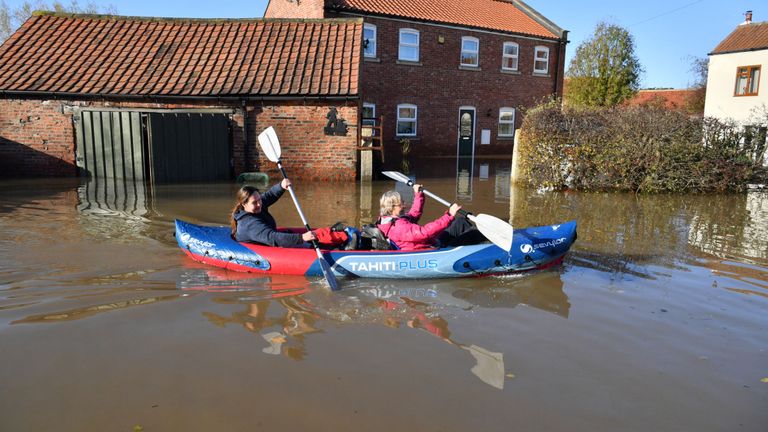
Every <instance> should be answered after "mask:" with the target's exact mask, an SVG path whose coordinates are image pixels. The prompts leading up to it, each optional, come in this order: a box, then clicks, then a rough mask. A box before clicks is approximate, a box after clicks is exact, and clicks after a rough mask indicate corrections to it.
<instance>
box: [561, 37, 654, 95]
mask: <svg viewBox="0 0 768 432" xmlns="http://www.w3.org/2000/svg"><path fill="white" fill-rule="evenodd" d="M642 73H643V68H642V66H641V65H640V61H639V60H638V59H637V57H636V56H635V41H634V38H633V37H632V35H631V34H630V33H629V31H627V30H625V29H624V28H622V27H620V26H618V25H615V24H607V23H604V22H601V23H599V24H597V27H596V28H595V33H594V35H593V36H592V38H591V39H589V40H586V41H584V42H582V43H581V45H579V47H578V48H576V55H575V56H574V57H573V59H572V60H571V64H570V66H569V67H568V72H567V74H566V75H567V76H568V78H569V82H568V89H567V93H566V95H565V99H566V102H567V103H568V104H570V105H575V106H579V105H580V106H614V105H617V104H620V103H621V102H623V101H625V100H627V99H629V98H631V97H632V96H634V94H635V93H636V92H637V89H638V88H639V85H640V74H642Z"/></svg>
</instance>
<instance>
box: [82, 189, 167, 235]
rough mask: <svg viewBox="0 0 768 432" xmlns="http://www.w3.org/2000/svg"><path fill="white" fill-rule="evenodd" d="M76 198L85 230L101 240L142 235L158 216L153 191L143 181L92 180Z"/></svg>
mask: <svg viewBox="0 0 768 432" xmlns="http://www.w3.org/2000/svg"><path fill="white" fill-rule="evenodd" d="M77 196H78V204H77V210H78V212H79V213H80V214H82V215H84V216H86V220H85V224H84V227H85V229H86V230H87V231H88V232H91V233H95V234H98V235H100V236H109V237H114V236H124V235H141V234H143V233H145V230H146V229H147V227H148V226H149V217H151V216H152V215H153V214H154V213H155V212H154V211H153V210H152V209H153V205H152V202H153V200H152V194H151V190H150V189H149V187H148V186H147V184H146V183H145V182H144V181H142V180H129V179H114V178H97V177H94V178H89V179H88V180H86V181H85V182H84V183H82V184H81V185H80V187H79V188H78V189H77Z"/></svg>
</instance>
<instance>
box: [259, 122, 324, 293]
mask: <svg viewBox="0 0 768 432" xmlns="http://www.w3.org/2000/svg"><path fill="white" fill-rule="evenodd" d="M259 145H261V151H263V152H264V155H266V156H267V159H269V160H270V161H272V162H275V163H277V168H278V169H279V170H280V173H281V174H282V175H283V178H288V176H287V175H286V174H285V170H284V169H283V164H282V163H281V162H280V141H279V140H278V139H277V134H276V133H275V130H274V129H273V128H272V126H270V127H268V128H266V129H265V130H264V132H262V133H260V134H259ZM288 192H290V193H291V198H292V199H293V204H294V205H295V206H296V210H297V211H298V212H299V216H300V217H301V222H303V223H304V227H305V228H306V229H307V231H311V230H312V229H311V228H310V227H309V224H308V223H307V218H306V217H304V212H302V211H301V206H300V205H299V200H297V199H296V194H295V193H294V192H293V187H292V186H289V187H288ZM312 246H314V248H315V252H317V261H318V262H319V263H320V267H321V268H322V269H323V275H325V280H327V281H328V285H330V286H331V290H332V291H337V290H338V289H339V284H338V282H337V281H336V276H334V275H333V272H332V271H331V267H330V266H329V265H328V262H326V261H325V258H323V254H322V253H321V252H320V245H318V244H317V240H312Z"/></svg>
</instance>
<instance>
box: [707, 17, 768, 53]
mask: <svg viewBox="0 0 768 432" xmlns="http://www.w3.org/2000/svg"><path fill="white" fill-rule="evenodd" d="M758 49H768V21H763V22H759V23H750V24H742V25H740V26H738V27H736V29H735V30H734V31H732V32H731V34H729V35H728V36H726V38H725V39H723V40H722V42H720V43H719V44H718V45H717V47H715V49H714V50H713V51H712V52H711V53H710V54H724V53H729V52H738V51H752V50H758Z"/></svg>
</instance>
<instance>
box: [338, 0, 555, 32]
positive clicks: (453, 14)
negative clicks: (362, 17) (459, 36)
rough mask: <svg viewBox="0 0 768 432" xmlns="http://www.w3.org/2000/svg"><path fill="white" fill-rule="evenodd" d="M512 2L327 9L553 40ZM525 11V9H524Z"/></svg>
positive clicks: (357, 4) (413, 2) (461, 0)
mask: <svg viewBox="0 0 768 432" xmlns="http://www.w3.org/2000/svg"><path fill="white" fill-rule="evenodd" d="M515 3H522V2H519V1H512V0H331V1H330V6H331V7H332V8H336V9H339V10H349V11H356V12H364V13H371V14H379V15H388V16H395V17H402V18H415V19H419V20H425V21H433V22H439V23H446V24H455V25H460V26H468V27H477V28H483V29H489V30H496V31H503V32H510V33H519V34H524V35H531V36H540V37H544V38H553V39H557V38H559V37H560V35H557V34H555V33H553V32H552V30H550V29H547V27H545V26H544V25H542V24H541V23H539V22H537V21H536V20H535V19H534V18H532V17H531V16H529V15H528V14H526V13H525V12H523V10H522V9H521V8H519V7H517V6H516V5H515ZM526 7H527V5H526Z"/></svg>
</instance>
